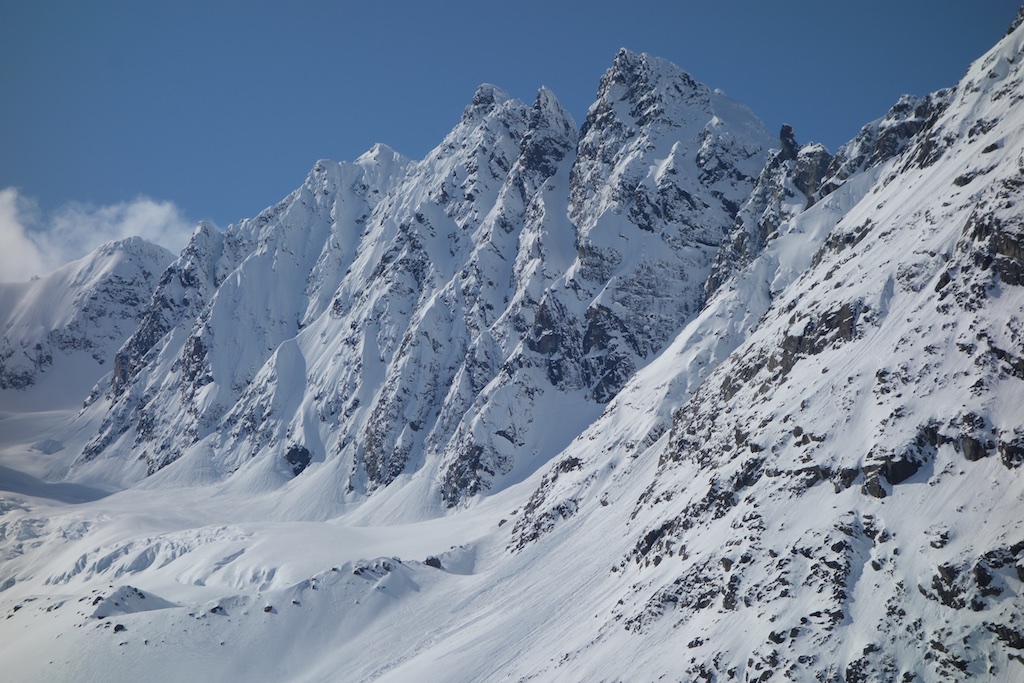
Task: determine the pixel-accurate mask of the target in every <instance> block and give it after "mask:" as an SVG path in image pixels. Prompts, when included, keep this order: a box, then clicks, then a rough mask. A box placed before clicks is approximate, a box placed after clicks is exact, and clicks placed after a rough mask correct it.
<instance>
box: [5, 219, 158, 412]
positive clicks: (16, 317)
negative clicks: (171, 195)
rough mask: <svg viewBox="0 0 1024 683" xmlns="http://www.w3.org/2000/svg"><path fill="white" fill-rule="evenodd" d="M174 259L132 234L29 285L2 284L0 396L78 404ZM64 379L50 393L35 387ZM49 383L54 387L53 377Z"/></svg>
mask: <svg viewBox="0 0 1024 683" xmlns="http://www.w3.org/2000/svg"><path fill="white" fill-rule="evenodd" d="M173 258H174V256H173V254H171V253H170V252H169V251H167V250H166V249H163V248H162V247H159V246H157V245H154V244H150V243H148V242H145V241H144V240H142V239H141V238H129V239H126V240H122V241H119V242H111V243H109V244H105V245H103V246H102V247H100V248H99V249H97V250H96V251H94V252H93V253H92V254H90V255H88V256H86V257H85V258H83V259H80V260H78V261H75V262H73V263H69V264H67V265H66V266H63V267H61V268H59V269H58V270H56V271H55V272H53V273H52V274H50V275H48V276H46V277H44V278H39V279H35V280H32V281H31V282H26V283H12V284H2V285H0V329H2V337H0V393H2V395H3V396H4V398H3V399H2V400H3V401H4V403H5V404H6V403H8V402H10V403H11V405H12V406H17V405H19V404H21V405H23V404H24V401H26V400H27V397H28V395H29V394H31V395H32V397H31V399H30V400H32V401H33V402H35V403H38V404H39V405H38V407H39V408H41V409H45V408H47V407H50V408H53V407H58V406H60V407H67V405H68V404H69V402H70V404H71V405H74V404H79V405H80V404H81V401H82V399H83V398H84V394H83V393H82V389H83V388H84V387H85V386H87V385H91V384H93V383H95V382H96V381H97V380H98V379H99V378H100V377H102V376H103V375H104V374H106V373H107V372H109V371H110V367H111V365H112V363H111V362H112V361H113V360H114V353H115V352H116V351H117V349H118V347H119V346H120V345H121V344H122V343H124V341H125V339H126V338H127V337H128V336H129V335H130V334H132V332H133V330H134V329H135V328H136V326H137V325H138V323H139V319H140V317H141V316H142V314H143V311H144V310H145V309H146V305H147V303H148V302H149V298H150V295H151V293H152V291H153V288H154V286H155V284H156V280H157V278H158V277H159V276H160V273H161V272H162V271H163V269H164V268H165V267H166V266H167V264H168V263H169V262H170V261H171V260H172V259H173ZM46 373H57V374H58V375H60V377H58V378H57V380H56V385H55V386H54V387H51V388H50V389H51V391H49V392H45V391H44V392H43V393H45V394H47V395H46V396H43V395H40V391H34V389H39V387H38V386H37V385H38V384H39V383H40V382H41V381H42V379H43V377H44V375H45V374H46ZM51 384H53V383H52V382H51Z"/></svg>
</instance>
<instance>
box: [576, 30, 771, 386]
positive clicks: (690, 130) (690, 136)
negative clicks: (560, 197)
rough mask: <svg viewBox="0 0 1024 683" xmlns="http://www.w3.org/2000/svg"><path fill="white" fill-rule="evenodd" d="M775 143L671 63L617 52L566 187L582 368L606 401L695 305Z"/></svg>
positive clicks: (747, 115) (744, 112)
mask: <svg viewBox="0 0 1024 683" xmlns="http://www.w3.org/2000/svg"><path fill="white" fill-rule="evenodd" d="M771 144H772V140H771V138H770V136H769V135H768V134H767V133H766V131H765V130H764V127H763V126H762V125H761V123H760V121H758V120H757V119H756V118H755V117H754V115H753V114H752V113H751V112H750V111H749V110H748V109H746V108H745V107H743V106H742V105H740V104H738V103H736V102H734V101H732V100H729V99H728V98H726V97H725V96H724V95H722V94H721V93H719V92H712V91H711V90H709V89H708V88H707V87H706V86H704V85H703V84H700V83H697V82H696V81H694V80H693V78H692V77H690V75H689V74H687V73H686V72H684V71H681V70H680V69H679V68H677V67H676V66H674V65H672V64H671V63H669V62H667V61H665V60H662V59H658V58H656V57H651V56H649V55H646V54H641V55H636V54H633V53H631V52H629V51H626V50H622V51H621V52H620V53H619V54H618V56H617V57H616V58H615V64H614V65H613V66H612V68H611V69H609V70H608V72H607V73H606V74H605V75H604V77H603V78H602V79H601V85H600V89H599V92H598V98H597V101H596V102H595V103H594V104H593V106H592V107H591V108H590V111H589V113H588V114H587V120H586V122H585V123H584V125H583V129H582V137H581V140H580V146H579V156H578V158H577V161H576V164H575V166H574V167H573V171H572V177H571V181H570V191H569V192H570V193H569V215H570V217H571V218H572V220H573V223H574V225H575V226H576V228H577V237H576V245H577V249H578V251H579V257H578V261H577V263H576V264H575V266H574V268H573V270H572V271H571V272H570V273H569V277H568V278H567V284H568V285H569V287H571V289H572V290H573V294H574V296H575V298H576V299H578V300H582V301H584V302H585V303H586V304H587V310H586V314H585V317H586V320H585V321H584V323H583V328H582V333H583V337H584V349H583V350H584V354H586V355H588V356H589V362H588V363H586V364H585V366H584V368H583V370H584V373H583V374H584V381H585V382H586V385H587V388H588V389H589V390H590V392H591V393H592V395H593V396H594V397H595V398H596V399H598V400H601V401H606V400H608V399H610V398H611V397H612V396H613V395H614V394H615V392H616V391H618V389H620V388H621V386H622V384H623V382H624V381H625V380H626V379H627V378H628V377H629V376H630V375H632V374H633V372H634V371H635V370H636V369H637V368H638V367H640V365H642V364H643V363H642V361H643V360H644V359H646V358H648V357H650V355H651V354H652V353H654V352H656V351H658V350H660V349H661V348H663V347H664V344H665V343H666V342H667V341H668V340H669V339H670V338H671V337H672V335H674V334H675V333H676V332H678V330H679V329H680V327H681V325H682V324H683V323H684V322H686V321H687V320H689V319H690V318H692V317H693V316H694V315H695V314H696V312H697V310H698V308H699V306H700V304H701V302H702V299H703V296H702V288H703V285H704V282H705V280H706V279H707V276H708V272H709V268H710V265H711V261H712V259H713V257H714V254H715V252H716V251H717V249H718V245H719V244H720V243H721V241H722V239H723V238H724V237H725V235H726V234H727V232H728V231H729V229H730V228H731V227H732V226H733V222H734V221H735V219H736V213H737V211H738V209H739V207H740V205H741V204H742V202H743V201H744V200H745V199H746V197H747V196H748V195H749V194H750V191H751V188H752V187H753V184H754V181H755V179H756V178H757V175H758V173H759V172H760V171H761V169H762V167H763V166H764V162H765V158H766V155H767V152H768V149H769V147H770V146H771ZM565 305H566V306H567V307H571V306H570V305H569V304H565Z"/></svg>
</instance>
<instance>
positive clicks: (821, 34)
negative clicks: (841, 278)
mask: <svg viewBox="0 0 1024 683" xmlns="http://www.w3.org/2000/svg"><path fill="white" fill-rule="evenodd" d="M1019 7H1020V4H1019V2H1018V0H884V1H882V0H857V1H856V2H831V1H824V2H823V1H822V0H815V1H811V0H779V1H775V2H767V1H765V0H714V1H712V0H706V1H704V0H702V1H699V2H698V1H696V0H674V1H669V0H660V1H657V0H630V1H629V2H627V1H626V0H619V1H617V2H607V1H604V0H592V1H590V2H576V1H571V2H558V1H557V0H547V1H546V2H542V1H537V0H517V1H516V2H489V1H486V0H477V1H476V2H467V1H453V2H426V1H424V0H418V1H407V0H401V1H399V0H378V1H376V2H362V1H358V2H356V1H353V2H313V1H309V0H292V1H290V2H269V1H266V0H247V1H245V2H242V1H235V2H230V1H216V0H206V1H203V2H196V1H193V0H175V1H174V2H141V1H140V2H127V1H123V2H114V1H111V0H90V1H89V2H70V1H69V2H54V1H52V0H35V1H33V2H27V1H25V2H23V1H16V0H0V124H2V125H0V188H3V187H10V186H14V187H17V188H19V190H20V191H21V193H22V194H23V195H26V196H29V197H34V198H36V199H38V201H39V202H40V204H41V205H42V207H43V208H44V209H52V208H55V207H57V206H59V205H61V204H63V203H66V202H69V201H84V202H91V203H94V204H109V203H114V202H119V201H127V200H131V199H134V198H135V197H137V196H139V195H146V196H150V197H153V198H156V199H169V200H172V201H174V202H176V203H177V204H178V205H179V206H180V207H182V209H183V211H184V212H185V214H186V215H187V216H188V217H189V218H192V219H201V218H206V219H211V220H213V221H214V222H215V223H217V224H218V225H220V226H221V227H224V226H226V225H227V224H228V223H229V222H232V221H235V220H237V219H240V218H243V217H246V216H252V215H255V214H256V213H257V212H258V211H260V210H261V209H262V208H264V207H265V206H268V205H270V204H273V203H275V202H276V201H278V200H279V199H281V198H282V197H284V196H285V195H286V194H287V193H288V192H290V191H291V190H292V189H294V188H295V187H297V186H298V185H299V184H300V183H301V182H302V180H303V179H304V178H305V176H306V173H307V172H308V171H309V169H310V168H311V167H312V166H313V164H314V163H315V162H316V160H317V159H320V158H332V159H338V160H351V159H354V158H355V157H357V156H359V154H361V153H362V152H363V151H365V150H366V149H367V148H369V147H370V146H371V145H372V144H373V143H374V142H385V143H387V144H389V145H391V146H392V147H394V148H395V149H397V150H398V151H400V152H402V153H403V154H406V155H408V156H411V157H413V158H421V157H423V156H424V155H425V153H426V152H427V151H428V150H429V149H431V148H432V147H433V146H435V145H436V144H437V143H439V142H440V141H441V138H442V137H443V136H444V135H445V133H446V132H447V131H448V130H449V129H450V128H451V127H452V126H453V125H454V124H455V123H456V122H457V121H458V117H459V115H460V114H461V111H462V109H463V107H464V106H465V105H466V104H467V103H468V101H469V100H470V98H471V97H472V95H473V92H474V90H475V88H476V86H477V85H479V84H480V83H482V82H490V83H494V84H496V85H499V86H501V87H502V88H504V89H506V90H508V91H509V92H510V94H511V95H512V96H514V97H517V98H519V99H522V100H524V101H526V102H530V101H532V99H533V96H534V94H535V92H536V89H537V88H538V87H539V86H541V85H547V86H548V87H550V88H551V89H552V90H554V92H555V94H556V95H557V96H558V97H559V99H560V100H561V101H562V103H563V104H564V105H565V106H566V108H567V109H569V111H570V112H571V113H572V114H573V116H575V117H576V118H577V123H582V121H583V118H584V116H585V114H586V110H587V107H588V106H589V104H590V103H591V101H592V100H593V98H594V95H595V93H596V90H597V82H598V79H599V78H600V76H601V74H602V73H603V72H604V70H605V69H607V68H608V66H609V65H610V64H611V62H612V59H613V57H614V55H615V53H616V51H617V50H618V48H619V47H628V48H629V49H631V50H634V51H638V52H641V51H642V52H649V53H652V54H655V55H658V56H661V57H665V58H667V59H669V60H671V61H673V62H675V63H676V64H678V65H679V66H681V67H682V68H684V69H686V70H687V71H689V72H690V73H691V74H693V76H694V77H695V78H697V79H698V80H700V81H702V82H704V83H707V84H708V85H710V86H712V87H718V88H722V89H723V90H725V91H726V93H728V94H729V95H730V96H732V97H734V98H735V99H738V100H740V101H742V102H745V103H746V104H748V105H749V106H750V107H751V109H753V110H754V112H755V113H756V114H757V115H758V116H760V117H761V118H762V120H764V122H765V123H766V125H767V126H768V127H769V128H770V129H772V130H775V129H777V128H778V127H779V125H780V124H781V123H783V122H787V123H790V124H792V125H793V126H794V127H795V129H796V134H797V137H798V139H799V140H800V141H801V142H806V141H810V140H814V141H818V142H822V143H824V144H825V145H826V146H828V147H829V149H831V150H833V151H834V150H835V148H836V147H837V146H838V145H839V144H841V143H843V142H845V141H846V140H848V139H849V138H851V137H853V136H854V135H855V134H856V132H857V131H858V129H859V128H860V126H861V125H863V124H864V123H866V122H868V121H869V120H871V119H874V118H877V117H878V116H881V115H882V114H883V113H884V112H885V111H886V109H887V108H888V107H889V106H890V105H891V104H892V103H893V102H894V101H895V100H896V99H897V97H898V96H899V95H900V94H902V93H912V94H917V95H923V94H926V93H928V92H931V91H933V90H935V89H938V88H941V87H945V86H949V85H954V84H955V83H956V82H957V81H958V80H959V79H960V77H961V76H962V75H963V73H964V71H965V70H966V69H967V66H968V65H969V63H970V62H971V61H973V60H974V59H975V58H977V57H979V56H980V55H981V54H982V53H983V52H984V51H986V50H987V49H988V48H989V47H991V46H992V45H993V44H994V43H995V42H996V41H997V40H998V39H999V38H1000V37H1002V35H1003V34H1004V33H1005V30H1006V28H1007V26H1008V25H1009V23H1010V21H1011V20H1012V19H1013V17H1014V16H1015V14H1016V12H1017V10H1018V8H1019Z"/></svg>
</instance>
